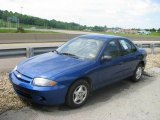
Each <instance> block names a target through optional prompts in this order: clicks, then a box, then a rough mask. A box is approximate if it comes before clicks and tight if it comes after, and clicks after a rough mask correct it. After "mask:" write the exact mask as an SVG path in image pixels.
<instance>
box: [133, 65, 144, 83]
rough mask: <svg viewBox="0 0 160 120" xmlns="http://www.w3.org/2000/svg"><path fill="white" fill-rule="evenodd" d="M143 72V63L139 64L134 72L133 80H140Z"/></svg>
mask: <svg viewBox="0 0 160 120" xmlns="http://www.w3.org/2000/svg"><path fill="white" fill-rule="evenodd" d="M142 73H143V66H142V64H139V65H138V66H137V68H136V70H135V72H134V75H133V76H132V81H133V82H138V81H140V79H141V77H142Z"/></svg>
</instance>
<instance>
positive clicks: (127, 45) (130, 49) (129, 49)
mask: <svg viewBox="0 0 160 120" xmlns="http://www.w3.org/2000/svg"><path fill="white" fill-rule="evenodd" d="M119 43H120V45H121V47H122V54H130V53H134V52H135V51H136V50H137V49H136V47H135V46H134V45H133V44H132V43H131V42H129V41H127V40H119Z"/></svg>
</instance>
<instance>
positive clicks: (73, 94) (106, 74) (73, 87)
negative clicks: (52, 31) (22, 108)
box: [9, 35, 147, 108]
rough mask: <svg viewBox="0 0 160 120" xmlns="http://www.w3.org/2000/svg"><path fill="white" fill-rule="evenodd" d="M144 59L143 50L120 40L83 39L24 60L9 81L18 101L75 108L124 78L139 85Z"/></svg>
mask: <svg viewBox="0 0 160 120" xmlns="http://www.w3.org/2000/svg"><path fill="white" fill-rule="evenodd" d="M146 55H147V54H146V51H145V50H143V49H140V48H137V47H136V46H135V45H134V44H133V43H132V42H131V41H130V40H128V39H127V38H124V37H119V36H110V35H83V36H79V37H76V38H74V39H72V40H70V41H68V42H66V43H65V44H63V45H62V46H60V47H59V48H58V49H57V50H55V51H53V52H48V53H45V54H41V55H37V56H34V57H31V58H28V59H26V60H25V61H23V62H21V63H20V64H19V65H17V66H16V67H15V68H14V70H13V71H12V72H11V73H10V74H9V78H10V81H11V83H12V85H13V88H14V90H15V92H16V93H17V94H18V95H19V96H20V97H22V98H25V99H28V100H30V101H32V102H34V103H38V104H44V105H59V104H64V103H66V104H67V105H68V106H70V107H72V108H77V107H80V106H82V105H83V104H84V103H86V101H87V99H88V97H89V95H90V93H91V92H92V91H94V90H96V89H98V88H102V87H104V86H106V85H108V84H111V83H113V82H117V81H120V80H123V79H125V78H128V77H130V78H131V79H132V81H134V82H137V81H139V80H140V79H141V76H142V73H143V70H144V68H145V65H146Z"/></svg>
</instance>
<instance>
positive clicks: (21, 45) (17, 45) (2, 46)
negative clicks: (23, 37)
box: [0, 41, 160, 49]
mask: <svg viewBox="0 0 160 120" xmlns="http://www.w3.org/2000/svg"><path fill="white" fill-rule="evenodd" d="M133 42H134V43H137V44H142V43H143V44H152V43H159V44H160V41H133ZM63 43H64V42H46V43H12V44H0V49H8V48H26V47H47V46H60V45H62V44H63Z"/></svg>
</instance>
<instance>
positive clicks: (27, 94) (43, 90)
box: [9, 71, 68, 105]
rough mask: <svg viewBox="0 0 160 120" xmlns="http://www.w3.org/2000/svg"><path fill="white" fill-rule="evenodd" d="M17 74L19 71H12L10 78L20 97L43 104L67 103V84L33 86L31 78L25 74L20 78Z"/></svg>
mask: <svg viewBox="0 0 160 120" xmlns="http://www.w3.org/2000/svg"><path fill="white" fill-rule="evenodd" d="M17 74H18V72H17V71H14V72H11V73H10V74H9V78H10V81H11V83H12V85H13V88H14V90H15V92H16V93H17V94H18V95H19V96H20V97H22V98H24V99H27V100H30V101H31V102H35V103H38V104H43V105H59V104H63V103H65V96H66V94H67V89H68V88H67V87H66V86H65V85H56V86H54V87H38V86H33V85H32V80H31V78H27V76H23V75H21V78H18V77H17ZM28 79H30V80H28Z"/></svg>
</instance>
